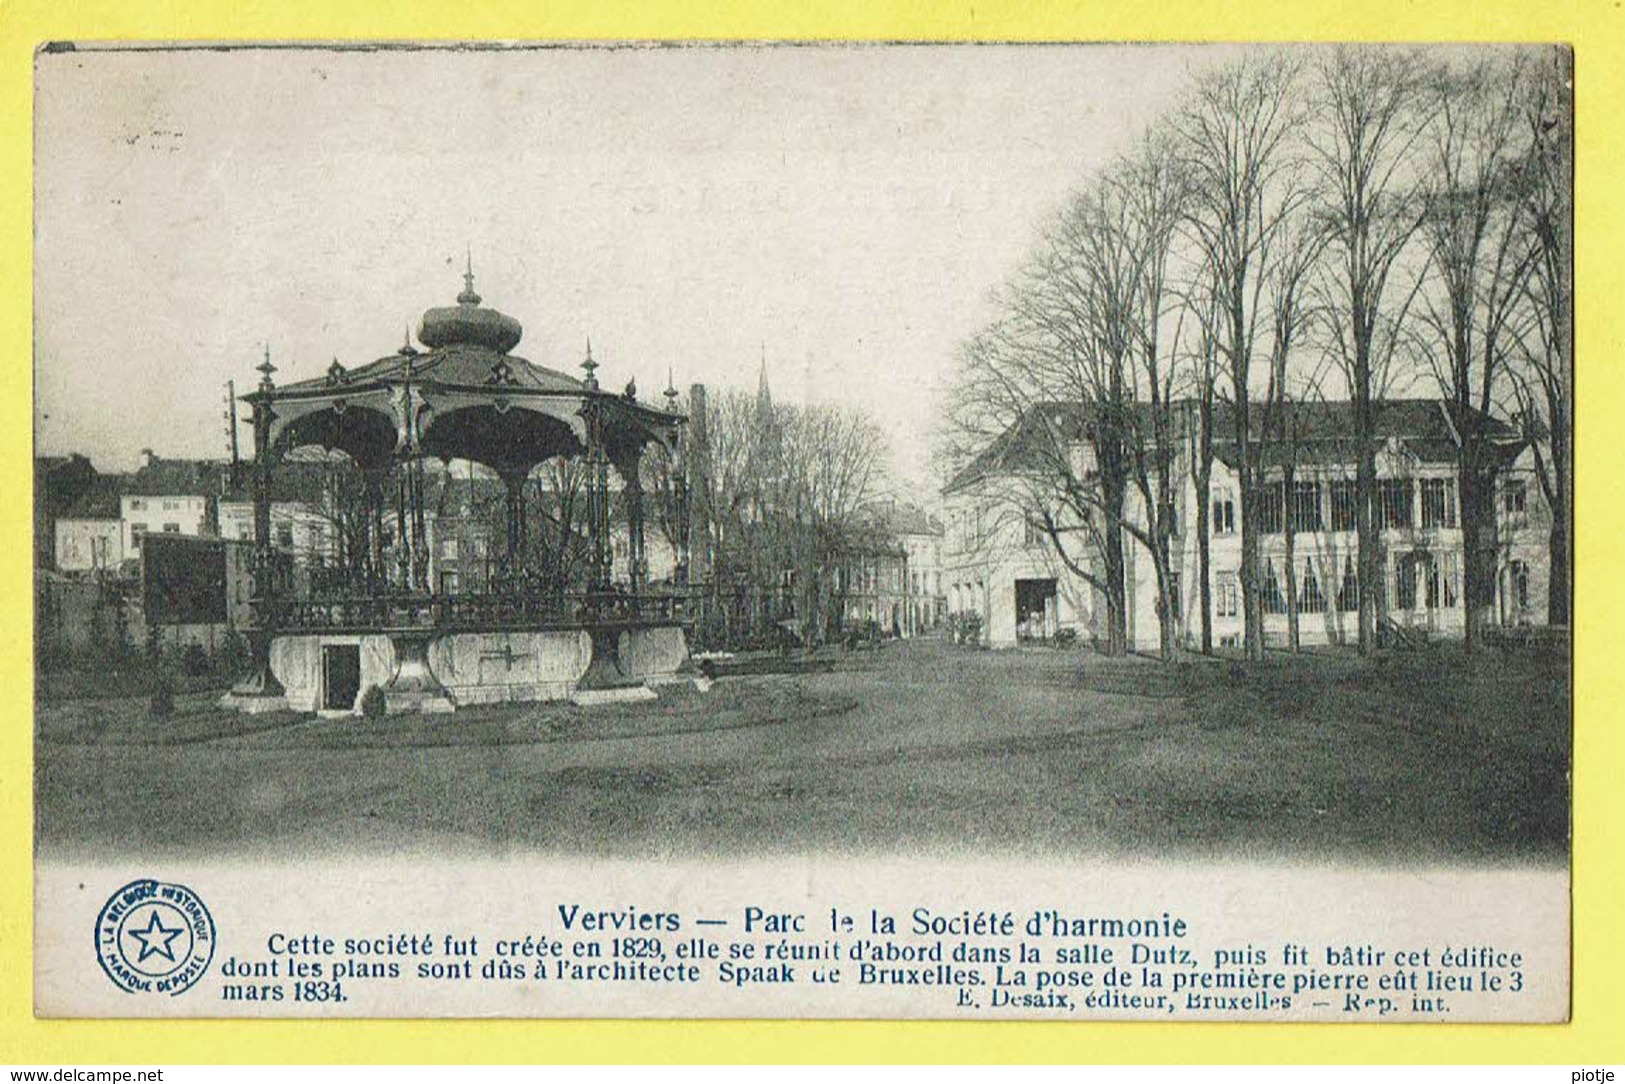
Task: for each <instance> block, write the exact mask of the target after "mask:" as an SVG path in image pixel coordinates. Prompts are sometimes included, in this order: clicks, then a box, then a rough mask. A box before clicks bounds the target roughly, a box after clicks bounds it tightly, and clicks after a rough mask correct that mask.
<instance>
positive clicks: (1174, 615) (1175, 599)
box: [1168, 568, 1182, 621]
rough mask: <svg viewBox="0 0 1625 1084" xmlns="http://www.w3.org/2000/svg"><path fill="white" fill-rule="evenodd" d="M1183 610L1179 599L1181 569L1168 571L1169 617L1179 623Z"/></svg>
mask: <svg viewBox="0 0 1625 1084" xmlns="http://www.w3.org/2000/svg"><path fill="white" fill-rule="evenodd" d="M1181 608H1182V607H1181V603H1180V599H1179V569H1177V568H1170V569H1169V570H1168V617H1169V618H1170V619H1171V620H1174V621H1178V620H1179V613H1180V609H1181Z"/></svg>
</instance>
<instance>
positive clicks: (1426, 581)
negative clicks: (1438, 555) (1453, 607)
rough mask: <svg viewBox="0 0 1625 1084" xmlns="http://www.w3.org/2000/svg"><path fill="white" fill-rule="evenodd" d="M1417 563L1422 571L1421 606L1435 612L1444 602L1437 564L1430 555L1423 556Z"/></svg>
mask: <svg viewBox="0 0 1625 1084" xmlns="http://www.w3.org/2000/svg"><path fill="white" fill-rule="evenodd" d="M1417 563H1418V565H1419V566H1420V568H1421V570H1422V604H1423V605H1424V606H1426V607H1427V608H1428V609H1430V610H1437V609H1439V607H1440V604H1441V603H1442V602H1443V601H1444V590H1443V586H1444V585H1443V584H1442V583H1440V570H1439V562H1438V561H1437V560H1435V559H1434V558H1433V557H1432V556H1431V555H1424V556H1421V557H1420V559H1419V560H1418V562H1417Z"/></svg>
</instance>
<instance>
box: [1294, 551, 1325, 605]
mask: <svg viewBox="0 0 1625 1084" xmlns="http://www.w3.org/2000/svg"><path fill="white" fill-rule="evenodd" d="M1325 609H1326V596H1325V595H1323V594H1321V593H1320V577H1319V576H1316V575H1315V562H1314V561H1313V560H1311V559H1310V558H1308V557H1305V558H1304V559H1303V576H1302V578H1301V579H1300V580H1299V581H1298V612H1299V613H1301V614H1303V613H1316V614H1318V613H1320V612H1322V611H1323V610H1325Z"/></svg>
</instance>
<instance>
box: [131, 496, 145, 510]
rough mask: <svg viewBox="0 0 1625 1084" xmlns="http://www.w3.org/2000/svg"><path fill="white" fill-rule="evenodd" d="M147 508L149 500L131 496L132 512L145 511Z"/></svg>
mask: <svg viewBox="0 0 1625 1084" xmlns="http://www.w3.org/2000/svg"><path fill="white" fill-rule="evenodd" d="M146 510H147V502H146V501H144V500H142V499H141V498H140V497H132V498H130V511H132V512H145V511H146Z"/></svg>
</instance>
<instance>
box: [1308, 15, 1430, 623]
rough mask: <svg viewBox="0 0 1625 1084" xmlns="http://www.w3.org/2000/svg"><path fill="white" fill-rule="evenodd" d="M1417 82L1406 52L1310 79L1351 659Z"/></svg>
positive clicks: (1371, 600) (1394, 315)
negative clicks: (1342, 413) (1345, 439)
mask: <svg viewBox="0 0 1625 1084" xmlns="http://www.w3.org/2000/svg"><path fill="white" fill-rule="evenodd" d="M1418 75H1419V64H1418V61H1417V59H1416V56H1415V54H1414V53H1413V52H1410V51H1407V50H1398V49H1393V48H1386V47H1376V46H1340V47H1338V48H1336V49H1334V50H1333V51H1332V52H1331V53H1330V54H1329V55H1328V56H1327V57H1326V58H1325V59H1324V60H1323V61H1322V62H1321V63H1320V64H1319V65H1318V68H1317V78H1316V81H1315V88H1316V89H1315V105H1316V112H1317V113H1318V114H1319V115H1320V116H1321V117H1322V118H1323V121H1322V123H1320V124H1318V125H1316V126H1315V128H1314V130H1313V134H1312V135H1311V137H1310V144H1311V146H1312V147H1313V148H1314V160H1315V161H1316V162H1317V164H1318V167H1319V174H1320V184H1319V193H1318V201H1317V203H1318V211H1319V213H1320V216H1321V219H1322V222H1323V225H1324V227H1325V229H1326V231H1327V234H1328V239H1327V243H1328V245H1329V247H1330V250H1331V255H1332V257H1333V259H1332V260H1331V261H1330V266H1331V272H1330V273H1329V274H1328V275H1326V276H1325V280H1324V292H1325V293H1326V295H1327V298H1328V304H1327V312H1328V316H1329V319H1330V320H1331V321H1332V323H1333V330H1334V334H1333V343H1334V346H1335V348H1336V350H1337V357H1338V361H1339V364H1340V367H1341V368H1342V370H1343V376H1344V378H1345V380H1346V382H1347V385H1348V394H1349V399H1350V407H1351V409H1352V410H1353V413H1354V441H1355V504H1356V509H1355V526H1356V534H1357V538H1358V543H1357V544H1358V550H1359V552H1358V576H1359V587H1360V591H1359V602H1360V619H1359V645H1360V651H1361V652H1362V653H1363V652H1367V651H1370V650H1371V649H1372V647H1374V646H1375V644H1376V633H1377V620H1378V614H1377V605H1378V598H1379V591H1378V589H1377V585H1378V584H1379V583H1380V582H1381V579H1382V560H1381V550H1380V539H1379V536H1378V531H1377V524H1376V518H1375V514H1374V513H1375V499H1376V490H1377V468H1376V439H1375V433H1376V422H1375V415H1376V403H1377V401H1378V400H1379V399H1380V398H1381V397H1382V396H1383V394H1384V392H1385V388H1386V384H1387V373H1388V367H1389V365H1390V363H1391V362H1392V360H1393V356H1394V351H1395V348H1396V346H1397V344H1398V342H1399V341H1400V336H1399V334H1398V329H1399V328H1400V326H1401V325H1402V324H1403V321H1404V314H1405V312H1406V311H1407V310H1408V307H1409V304H1410V298H1411V297H1414V294H1415V290H1414V288H1413V289H1412V290H1411V291H1409V292H1408V293H1407V294H1406V296H1405V297H1403V298H1400V299H1398V300H1397V305H1398V308H1397V310H1394V309H1393V307H1394V306H1395V304H1396V299H1395V298H1394V297H1392V296H1391V293H1392V291H1391V289H1390V287H1391V284H1392V280H1393V275H1394V271H1395V269H1396V267H1397V266H1398V264H1399V261H1400V257H1401V255H1402V253H1404V251H1405V249H1406V247H1407V246H1408V245H1409V244H1410V242H1411V239H1412V238H1413V237H1414V236H1415V233H1416V230H1417V228H1418V227H1419V226H1420V224H1421V221H1422V216H1421V214H1420V211H1419V201H1418V200H1417V199H1416V198H1415V194H1414V189H1413V178H1412V177H1411V176H1410V175H1409V172H1408V169H1409V168H1410V166H1411V151H1412V148H1413V147H1414V145H1415V143H1416V141H1417V139H1418V138H1419V136H1420V133H1421V131H1422V124H1421V116H1420V111H1419V109H1418V97H1419V90H1420V84H1419V81H1418ZM1390 310H1393V311H1390Z"/></svg>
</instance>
